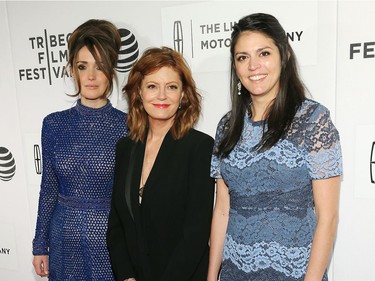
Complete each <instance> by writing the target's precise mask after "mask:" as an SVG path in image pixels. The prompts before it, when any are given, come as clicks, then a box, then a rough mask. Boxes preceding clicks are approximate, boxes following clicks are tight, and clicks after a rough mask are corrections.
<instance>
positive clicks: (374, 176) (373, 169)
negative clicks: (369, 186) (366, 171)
mask: <svg viewBox="0 0 375 281" xmlns="http://www.w3.org/2000/svg"><path fill="white" fill-rule="evenodd" d="M370 179H371V183H375V141H374V142H373V143H372V147H371V156H370Z"/></svg>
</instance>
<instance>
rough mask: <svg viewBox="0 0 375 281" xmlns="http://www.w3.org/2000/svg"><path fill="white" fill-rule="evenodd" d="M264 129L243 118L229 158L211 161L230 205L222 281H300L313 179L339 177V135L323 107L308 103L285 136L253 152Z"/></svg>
mask: <svg viewBox="0 0 375 281" xmlns="http://www.w3.org/2000/svg"><path fill="white" fill-rule="evenodd" d="M229 115H230V113H228V114H226V115H225V116H224V117H223V118H222V119H221V120H220V122H219V124H218V127H217V132H216V138H215V147H217V145H218V144H219V143H220V140H221V139H222V137H223V134H224V130H225V126H226V121H227V120H228V118H229ZM263 125H264V124H263V122H262V121H258V122H253V121H251V120H249V118H248V117H247V115H245V119H244V130H243V133H242V136H241V138H240V140H239V142H238V143H237V145H236V146H235V147H234V149H233V151H232V152H231V153H230V154H229V155H228V157H226V158H222V159H221V158H219V157H217V156H215V155H214V156H213V157H212V162H211V176H213V177H215V178H223V179H224V181H225V182H226V184H227V185H228V188H229V191H230V200H231V201H230V204H231V209H230V217H229V223H228V228H227V241H226V243H225V249H224V253H225V255H224V259H225V261H224V263H223V269H222V279H221V281H233V280H234V279H233V276H235V280H236V281H245V280H250V279H251V280H262V281H264V280H283V281H285V280H303V276H304V274H305V270H306V266H307V262H308V257H309V253H310V247H311V243H312V239H313V233H314V230H315V227H316V218H315V213H314V202H313V194H312V180H314V179H323V178H329V177H333V176H337V175H341V174H342V159H341V147H340V141H339V134H338V132H337V130H336V128H335V126H334V125H333V123H332V121H331V118H330V114H329V111H328V109H327V108H325V107H324V106H322V105H320V104H319V103H317V102H315V101H312V100H305V101H304V102H303V103H302V105H301V107H300V108H299V110H298V111H297V113H296V116H295V118H294V120H293V122H292V124H291V127H290V129H289V130H288V132H287V134H286V136H285V137H284V138H283V139H281V140H279V141H278V142H277V143H276V144H275V145H274V146H273V147H272V148H270V149H269V150H267V151H265V152H256V151H253V150H252V148H253V147H254V146H255V145H257V144H258V143H259V141H260V139H261V137H262V134H263V129H265V130H267V126H263ZM228 264H230V265H228ZM265 276H267V278H268V277H269V276H273V277H272V278H270V279H267V278H266V277H265ZM262 278H263V279H262ZM325 278H326V277H325ZM324 280H326V279H324Z"/></svg>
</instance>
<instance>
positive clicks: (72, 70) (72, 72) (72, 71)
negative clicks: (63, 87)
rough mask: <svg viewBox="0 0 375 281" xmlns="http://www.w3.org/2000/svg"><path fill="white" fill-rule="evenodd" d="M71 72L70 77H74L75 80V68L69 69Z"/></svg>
mask: <svg viewBox="0 0 375 281" xmlns="http://www.w3.org/2000/svg"><path fill="white" fill-rule="evenodd" d="M69 72H70V76H72V77H73V78H74V79H75V76H74V69H73V67H69Z"/></svg>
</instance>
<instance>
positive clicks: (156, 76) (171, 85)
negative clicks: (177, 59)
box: [140, 67, 184, 126]
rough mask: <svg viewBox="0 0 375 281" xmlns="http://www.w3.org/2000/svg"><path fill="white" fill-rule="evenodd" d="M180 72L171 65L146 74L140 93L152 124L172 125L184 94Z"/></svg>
mask: <svg viewBox="0 0 375 281" xmlns="http://www.w3.org/2000/svg"><path fill="white" fill-rule="evenodd" d="M182 87H183V85H182V81H181V79H180V76H179V74H178V73H177V72H176V71H175V70H173V68H170V67H162V68H160V69H159V70H157V71H155V72H153V73H150V74H148V75H146V76H145V77H144V78H143V80H142V83H141V90H140V95H141V98H142V103H143V107H144V108H145V110H146V112H147V114H148V118H149V122H150V124H152V123H153V124H156V123H161V124H163V125H170V126H171V125H172V123H173V120H174V117H175V115H176V112H177V110H178V108H179V105H180V102H181V99H182V97H183V95H184V92H183V88H182Z"/></svg>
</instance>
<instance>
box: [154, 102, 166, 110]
mask: <svg viewBox="0 0 375 281" xmlns="http://www.w3.org/2000/svg"><path fill="white" fill-rule="evenodd" d="M154 106H155V107H157V108H161V109H163V108H168V107H169V104H166V103H156V104H154Z"/></svg>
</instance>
